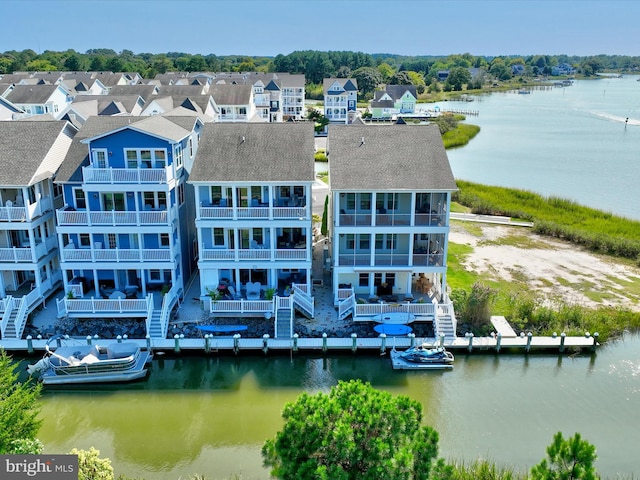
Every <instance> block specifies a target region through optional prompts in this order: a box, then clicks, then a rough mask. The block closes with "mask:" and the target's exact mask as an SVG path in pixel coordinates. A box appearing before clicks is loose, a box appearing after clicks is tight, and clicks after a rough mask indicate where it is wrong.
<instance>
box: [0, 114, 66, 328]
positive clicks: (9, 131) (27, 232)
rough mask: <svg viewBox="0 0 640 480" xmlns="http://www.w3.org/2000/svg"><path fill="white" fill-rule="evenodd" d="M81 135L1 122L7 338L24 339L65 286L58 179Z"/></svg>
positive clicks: (1, 262)
mask: <svg viewBox="0 0 640 480" xmlns="http://www.w3.org/2000/svg"><path fill="white" fill-rule="evenodd" d="M76 133H77V129H76V128H74V127H73V126H72V125H71V124H69V123H68V122H59V121H30V120H23V121H12V122H0V172H1V173H0V205H1V206H0V270H1V272H0V299H1V300H0V310H1V312H2V316H3V321H2V322H1V326H2V338H3V339H6V338H21V336H22V331H23V329H24V326H25V323H26V319H27V316H28V315H29V314H30V313H31V312H32V311H33V310H34V309H35V308H36V307H37V306H38V305H40V304H42V303H43V302H44V300H45V299H46V298H47V297H48V296H49V295H51V294H52V293H53V292H55V291H56V290H57V289H58V288H59V287H60V286H61V285H62V274H61V272H60V264H59V259H58V239H57V237H56V226H55V208H56V207H59V206H60V205H61V201H62V195H61V192H60V191H59V190H58V189H56V188H54V184H53V179H54V176H55V174H56V172H57V171H58V168H59V166H60V164H61V163H62V160H63V159H64V156H65V154H66V153H67V151H68V149H69V148H70V146H71V142H72V139H73V137H74V135H75V134H76Z"/></svg>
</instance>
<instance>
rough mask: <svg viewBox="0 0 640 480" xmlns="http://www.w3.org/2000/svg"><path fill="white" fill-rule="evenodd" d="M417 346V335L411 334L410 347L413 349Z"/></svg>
mask: <svg viewBox="0 0 640 480" xmlns="http://www.w3.org/2000/svg"><path fill="white" fill-rule="evenodd" d="M415 346H416V334H415V333H413V332H411V333H410V334H409V347H411V348H413V347H415Z"/></svg>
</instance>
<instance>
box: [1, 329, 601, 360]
mask: <svg viewBox="0 0 640 480" xmlns="http://www.w3.org/2000/svg"><path fill="white" fill-rule="evenodd" d="M119 341H127V342H135V343H137V344H138V345H139V346H140V347H142V348H148V349H151V350H154V351H165V352H169V351H173V352H176V353H178V352H181V351H189V352H193V353H197V352H202V353H204V354H215V353H219V352H222V353H224V352H226V353H235V354H238V353H241V352H253V353H256V352H260V351H261V352H263V353H264V354H267V353H269V352H284V351H286V352H289V351H290V352H322V353H325V354H330V353H331V352H349V351H351V352H354V353H355V352H364V353H374V352H376V353H378V354H384V353H386V352H387V351H388V350H391V349H393V348H396V349H399V350H402V349H406V348H409V347H411V346H414V345H419V344H423V343H425V344H428V345H431V346H444V347H446V348H447V349H448V350H451V351H464V350H466V351H467V352H469V353H472V352H482V351H484V352H487V351H494V352H496V353H500V352H510V353H515V352H521V353H522V352H524V353H529V352H531V351H551V352H558V353H564V352H567V353H573V352H575V351H577V350H583V349H588V350H590V351H595V349H596V347H597V346H598V335H597V334H594V335H593V336H592V335H590V334H585V335H584V336H582V337H569V336H565V335H564V334H561V335H557V336H551V337H541V336H539V337H534V336H533V335H531V334H529V335H524V334H521V335H519V336H515V337H509V338H504V337H502V335H501V334H500V332H499V333H498V335H496V336H493V337H474V336H473V335H471V334H467V335H466V336H464V337H457V338H455V339H453V340H441V339H436V338H433V337H425V338H422V337H416V336H415V335H414V334H409V335H407V336H402V337H387V336H386V335H384V334H381V335H380V336H379V337H375V338H359V337H357V336H355V334H353V335H352V336H351V337H348V338H337V337H329V336H326V334H324V335H323V337H321V338H298V337H297V336H295V335H294V337H293V338H290V339H289V338H287V339H280V338H270V337H269V336H268V335H267V336H265V337H263V338H243V337H241V336H240V335H239V334H236V335H234V336H216V335H213V334H207V335H205V336H204V337H203V338H184V337H181V336H176V337H174V338H173V339H150V338H147V339H131V338H123V339H120V340H116V339H102V338H98V339H95V338H91V339H90V340H89V339H84V338H71V339H66V340H63V342H64V343H65V344H67V345H68V344H70V343H71V342H75V343H76V344H78V345H80V344H88V343H89V342H92V343H94V344H99V345H104V346H106V345H109V344H112V343H116V342H119ZM46 344H47V340H46V339H30V338H27V339H21V340H12V339H7V340H0V348H2V349H4V350H6V351H9V352H11V351H14V352H23V353H29V354H33V355H39V353H38V352H44V351H45V345H46Z"/></svg>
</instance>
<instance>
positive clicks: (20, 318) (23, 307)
mask: <svg viewBox="0 0 640 480" xmlns="http://www.w3.org/2000/svg"><path fill="white" fill-rule="evenodd" d="M41 296H42V294H41V293H40V290H38V289H37V288H36V289H33V290H31V291H30V292H29V293H28V294H26V295H25V296H24V297H22V300H21V301H20V305H19V306H18V313H16V318H15V327H16V338H21V337H22V331H23V330H24V326H25V325H26V324H27V309H28V308H29V306H30V305H33V303H34V302H35V301H36V300H37V299H38V298H40V297H41Z"/></svg>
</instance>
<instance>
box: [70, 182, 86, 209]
mask: <svg viewBox="0 0 640 480" xmlns="http://www.w3.org/2000/svg"><path fill="white" fill-rule="evenodd" d="M73 205H74V208H76V209H77V210H86V209H87V196H86V194H85V193H84V190H82V188H80V187H77V188H74V189H73Z"/></svg>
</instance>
